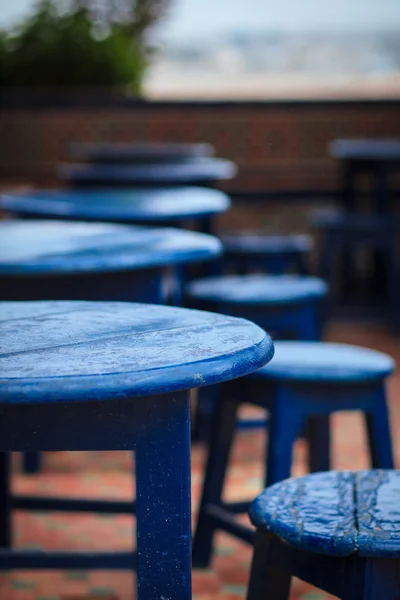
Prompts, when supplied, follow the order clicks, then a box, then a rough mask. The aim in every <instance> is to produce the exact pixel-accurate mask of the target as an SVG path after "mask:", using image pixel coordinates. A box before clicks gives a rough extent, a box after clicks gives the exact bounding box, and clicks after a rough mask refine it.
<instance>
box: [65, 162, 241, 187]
mask: <svg viewBox="0 0 400 600" xmlns="http://www.w3.org/2000/svg"><path fill="white" fill-rule="evenodd" d="M236 172H237V169H236V165H235V164H234V163H233V162H231V161H229V160H225V159H223V158H198V159H196V160H192V161H187V162H180V163H164V164H162V163H159V164H128V165H127V164H101V165H98V164H79V163H70V164H64V165H61V166H60V167H59V170H58V174H59V176H60V177H61V178H62V179H65V180H66V181H73V182H82V183H88V182H89V183H92V182H93V183H98V184H101V183H103V184H104V183H108V184H118V185H123V184H127V185H129V184H132V185H140V184H152V185H156V184H157V183H161V184H163V185H167V184H169V185H174V184H191V183H200V182H212V181H220V180H223V179H232V178H233V177H234V176H235V175H236Z"/></svg>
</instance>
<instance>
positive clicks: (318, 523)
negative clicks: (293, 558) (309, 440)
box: [249, 471, 400, 556]
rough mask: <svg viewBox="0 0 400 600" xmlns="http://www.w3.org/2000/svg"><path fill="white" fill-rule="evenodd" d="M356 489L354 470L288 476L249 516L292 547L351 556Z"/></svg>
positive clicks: (254, 505) (265, 494)
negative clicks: (294, 476) (290, 477)
mask: <svg viewBox="0 0 400 600" xmlns="http://www.w3.org/2000/svg"><path fill="white" fill-rule="evenodd" d="M355 492H356V490H355V485H354V475H353V474H352V473H351V472H342V473H340V472H339V473H338V472H335V471H330V472H326V473H315V474H312V475H307V476H305V477H298V478H293V479H286V480H284V481H281V482H279V483H276V484H274V485H272V486H271V487H269V488H267V489H266V490H265V491H264V492H263V493H262V494H261V495H260V496H258V498H257V499H256V500H255V501H254V502H253V503H252V504H251V506H250V509H249V514H250V519H251V522H252V523H253V525H254V526H255V527H256V528H257V529H262V530H263V531H270V532H271V533H274V534H276V535H277V536H279V537H280V538H281V539H282V540H285V541H286V542H288V543H289V544H291V545H292V546H295V547H298V548H302V549H304V550H309V551H311V552H318V553H321V554H329V555H332V556H349V555H350V554H353V552H356V551H357V534H358V532H357V515H356V507H355V505H354V494H355ZM399 500H400V498H399Z"/></svg>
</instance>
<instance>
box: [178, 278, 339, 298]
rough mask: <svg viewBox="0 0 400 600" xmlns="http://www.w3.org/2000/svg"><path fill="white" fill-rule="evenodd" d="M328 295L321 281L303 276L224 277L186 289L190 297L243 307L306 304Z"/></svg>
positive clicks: (198, 282) (204, 281)
mask: <svg viewBox="0 0 400 600" xmlns="http://www.w3.org/2000/svg"><path fill="white" fill-rule="evenodd" d="M327 292H328V286H327V285H326V283H325V282H324V281H323V280H322V279H318V278H317V277H307V276H304V275H225V276H222V277H209V278H206V279H199V280H197V281H194V282H193V283H191V284H190V285H189V286H188V293H189V296H192V297H193V298H196V299H199V300H205V301H208V302H226V303H229V304H245V305H247V304H248V305H278V304H284V303H289V302H296V303H297V302H306V301H308V300H311V299H313V298H321V297H323V296H325V295H326V294H327Z"/></svg>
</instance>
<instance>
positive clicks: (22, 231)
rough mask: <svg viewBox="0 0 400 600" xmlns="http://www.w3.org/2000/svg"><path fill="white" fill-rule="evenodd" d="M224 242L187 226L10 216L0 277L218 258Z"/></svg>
mask: <svg viewBox="0 0 400 600" xmlns="http://www.w3.org/2000/svg"><path fill="white" fill-rule="evenodd" d="M221 251H222V246H221V243H220V241H219V240H218V239H217V238H215V237H213V236H210V235H206V234H204V233H195V232H192V231H184V230H183V229H173V228H156V227H143V226H134V225H115V224H109V223H79V222H74V223H71V222H68V221H51V220H44V221H36V220H32V221H31V220H29V221H23V220H10V221H2V222H0V275H26V274H28V275H34V274H41V275H44V274H60V273H90V272H109V271H125V270H138V269H145V268H152V267H162V266H168V265H171V264H181V263H191V262H196V261H201V260H207V259H210V258H212V257H214V256H218V255H219V254H220V253H221Z"/></svg>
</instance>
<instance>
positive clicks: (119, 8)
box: [0, 0, 169, 93]
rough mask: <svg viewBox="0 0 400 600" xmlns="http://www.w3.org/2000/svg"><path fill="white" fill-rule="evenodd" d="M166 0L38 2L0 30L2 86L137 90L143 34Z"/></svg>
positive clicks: (144, 54)
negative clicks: (11, 25)
mask: <svg viewBox="0 0 400 600" xmlns="http://www.w3.org/2000/svg"><path fill="white" fill-rule="evenodd" d="M168 5H169V0H64V2H63V1H58V2H57V3H56V2H55V0H40V1H39V2H38V4H37V7H36V10H35V11H34V13H33V15H32V16H31V17H29V18H28V19H26V20H25V21H24V22H23V23H22V24H21V25H20V26H18V27H17V28H15V29H14V30H12V31H8V32H0V85H3V86H20V87H24V86H129V87H130V89H131V90H132V91H134V92H136V93H139V92H140V90H141V84H142V81H143V75H144V72H145V70H146V67H147V65H148V63H149V57H150V55H151V52H150V50H151V49H150V47H149V44H148V39H147V33H148V31H149V29H150V28H151V27H152V26H153V25H155V23H157V22H158V20H159V19H160V18H161V17H162V16H164V14H165V12H166V10H167V7H168Z"/></svg>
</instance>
